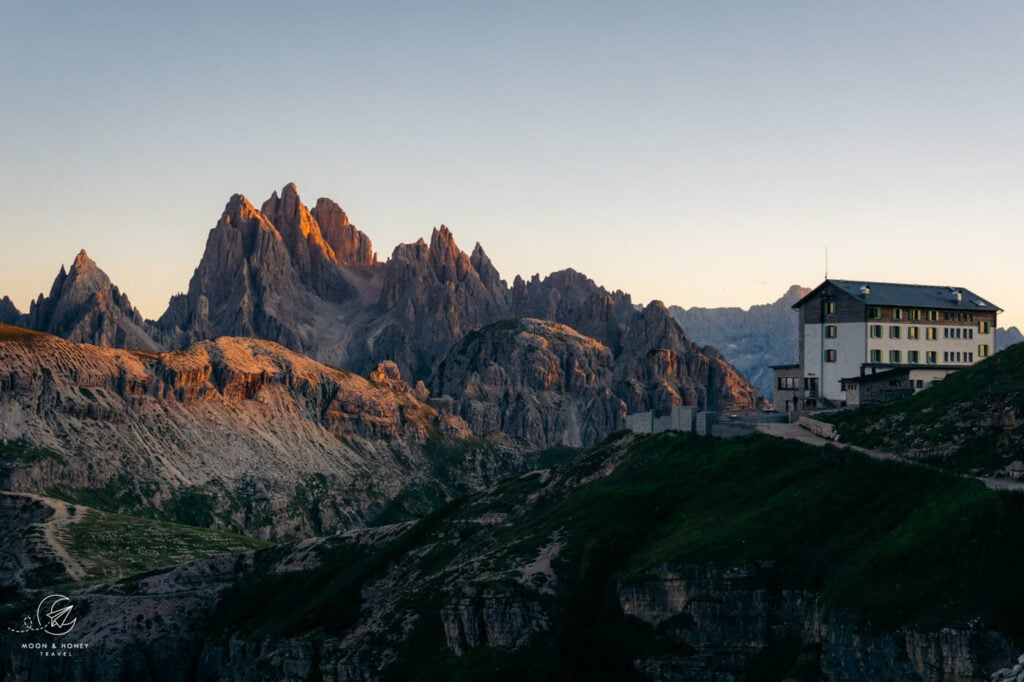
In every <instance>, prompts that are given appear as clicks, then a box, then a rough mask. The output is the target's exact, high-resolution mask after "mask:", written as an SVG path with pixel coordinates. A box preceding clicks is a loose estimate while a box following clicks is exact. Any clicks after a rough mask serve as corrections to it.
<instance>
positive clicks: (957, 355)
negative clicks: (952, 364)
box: [956, 351, 960, 362]
mask: <svg viewBox="0 0 1024 682" xmlns="http://www.w3.org/2000/svg"><path fill="white" fill-rule="evenodd" d="M956 361H957V362H960V351H957V352H956Z"/></svg>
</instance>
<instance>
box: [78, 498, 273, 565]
mask: <svg viewBox="0 0 1024 682" xmlns="http://www.w3.org/2000/svg"><path fill="white" fill-rule="evenodd" d="M84 514H85V515H84V517H83V518H82V519H81V520H80V521H78V522H77V523H71V524H68V525H67V526H66V530H65V531H64V534H65V545H66V547H67V549H68V551H69V552H70V553H71V554H72V555H73V556H76V557H82V558H85V559H86V560H87V562H88V565H89V568H88V576H87V579H88V580H94V579H103V580H110V579H119V578H122V577H126V576H130V575H132V574H135V573H142V572H145V571H150V570H153V569H157V568H165V567H167V566H173V565H175V564H181V563H186V562H188V561H193V560H195V559H204V558H207V557H212V556H218V555H221V554H233V553H238V552H245V551H247V550H250V549H257V548H260V547H266V546H267V545H268V544H270V543H268V542H265V541H263V540H257V539H255V538H250V537H246V536H244V535H236V534H234V533H221V532H217V531H213V530H207V529H205V528H196V527H194V526H186V525H182V524H180V523H167V522H164V521H154V520H151V519H143V518H139V517H135V516H125V515H122V514H111V513H108V512H103V511H98V510H96V509H86V510H85V511H84Z"/></svg>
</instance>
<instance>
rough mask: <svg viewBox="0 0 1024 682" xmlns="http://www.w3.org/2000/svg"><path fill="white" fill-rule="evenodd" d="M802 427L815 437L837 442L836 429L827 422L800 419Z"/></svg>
mask: <svg viewBox="0 0 1024 682" xmlns="http://www.w3.org/2000/svg"><path fill="white" fill-rule="evenodd" d="M799 423H800V426H802V427H804V428H805V429H807V430H808V431H810V432H811V433H813V434H814V435H815V436H821V437H822V438H828V439H829V440H835V438H836V427H835V426H833V425H832V424H829V423H827V422H820V421H818V420H817V419H811V418H810V417H800V422H799Z"/></svg>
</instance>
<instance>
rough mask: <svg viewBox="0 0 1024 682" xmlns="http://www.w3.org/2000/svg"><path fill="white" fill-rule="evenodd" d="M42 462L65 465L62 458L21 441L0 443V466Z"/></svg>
mask: <svg viewBox="0 0 1024 682" xmlns="http://www.w3.org/2000/svg"><path fill="white" fill-rule="evenodd" d="M44 460H52V461H54V462H56V463H58V464H67V463H68V462H67V460H66V459H64V456H63V455H61V454H60V453H58V452H54V451H53V450H47V449H46V448H38V447H35V446H34V445H29V444H28V443H26V442H24V441H21V440H12V441H6V442H0V466H2V465H10V464H15V465H17V464H34V463H36V462H41V461H44Z"/></svg>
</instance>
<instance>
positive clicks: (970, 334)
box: [964, 329, 974, 339]
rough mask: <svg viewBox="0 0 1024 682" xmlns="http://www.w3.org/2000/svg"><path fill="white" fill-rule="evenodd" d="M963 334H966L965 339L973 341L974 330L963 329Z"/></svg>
mask: <svg viewBox="0 0 1024 682" xmlns="http://www.w3.org/2000/svg"><path fill="white" fill-rule="evenodd" d="M964 333H965V334H967V338H969V339H973V338H974V330H973V329H965V330H964Z"/></svg>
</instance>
